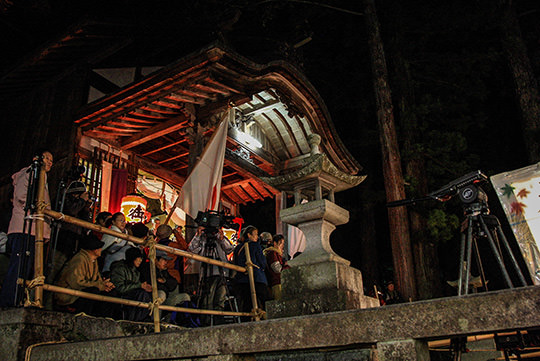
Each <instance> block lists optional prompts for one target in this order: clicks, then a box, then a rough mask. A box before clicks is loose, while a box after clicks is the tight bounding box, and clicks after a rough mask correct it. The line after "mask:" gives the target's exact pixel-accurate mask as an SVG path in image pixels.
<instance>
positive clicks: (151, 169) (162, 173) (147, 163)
mask: <svg viewBox="0 0 540 361" xmlns="http://www.w3.org/2000/svg"><path fill="white" fill-rule="evenodd" d="M134 162H135V163H136V166H137V167H138V168H140V169H142V170H144V171H147V172H148V173H152V174H154V175H156V176H158V177H160V178H162V179H164V180H166V181H167V182H169V183H171V184H173V185H174V186H176V187H177V188H182V185H183V184H184V182H185V178H184V177H181V176H180V175H178V174H176V173H175V172H172V171H170V170H168V169H167V168H165V167H162V166H160V165H159V164H157V163H155V162H152V161H151V160H148V159H146V158H143V157H140V156H138V155H136V156H135V159H134Z"/></svg>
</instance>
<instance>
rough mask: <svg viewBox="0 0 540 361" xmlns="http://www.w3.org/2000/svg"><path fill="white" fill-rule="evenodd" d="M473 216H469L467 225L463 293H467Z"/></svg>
mask: <svg viewBox="0 0 540 361" xmlns="http://www.w3.org/2000/svg"><path fill="white" fill-rule="evenodd" d="M472 233H473V217H472V216H469V219H468V225H467V241H466V244H467V265H466V267H465V285H463V287H464V294H465V295H467V294H469V278H470V276H471V256H472V241H473V234H472Z"/></svg>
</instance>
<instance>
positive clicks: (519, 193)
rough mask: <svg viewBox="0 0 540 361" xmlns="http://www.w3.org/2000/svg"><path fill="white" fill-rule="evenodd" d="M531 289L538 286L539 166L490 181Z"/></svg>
mask: <svg viewBox="0 0 540 361" xmlns="http://www.w3.org/2000/svg"><path fill="white" fill-rule="evenodd" d="M491 183H492V184H493V188H494V189H495V191H496V192H497V196H498V197H499V200H500V201H501V205H502V206H503V208H504V211H505V213H506V217H507V218H508V222H509V223H510V226H511V227H512V230H513V231H514V235H515V236H516V240H517V242H518V244H519V248H520V250H521V254H522V255H523V259H524V260H525V262H526V263H527V266H528V268H529V272H530V274H531V278H532V280H533V282H534V284H535V285H540V163H537V164H533V165H531V166H529V167H525V168H521V169H516V170H513V171H509V172H505V173H501V174H497V175H494V176H492V177H491Z"/></svg>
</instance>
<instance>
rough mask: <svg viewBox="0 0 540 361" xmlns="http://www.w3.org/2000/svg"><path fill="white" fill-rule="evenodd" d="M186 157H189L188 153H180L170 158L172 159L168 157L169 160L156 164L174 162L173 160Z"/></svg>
mask: <svg viewBox="0 0 540 361" xmlns="http://www.w3.org/2000/svg"><path fill="white" fill-rule="evenodd" d="M187 155H189V152H184V153H180V154H177V155H175V156H172V157H169V158H166V159H163V160H160V161H159V162H158V164H163V163H167V162H170V161H171V160H175V159H178V158H182V157H185V156H187Z"/></svg>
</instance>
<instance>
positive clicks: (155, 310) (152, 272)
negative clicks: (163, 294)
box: [148, 244, 161, 333]
mask: <svg viewBox="0 0 540 361" xmlns="http://www.w3.org/2000/svg"><path fill="white" fill-rule="evenodd" d="M148 256H149V258H150V282H151V283H152V302H153V305H152V313H153V316H154V332H158V333H159V332H161V325H160V324H159V308H158V307H156V302H157V299H158V289H157V280H156V247H155V244H151V245H150V252H149V254H148Z"/></svg>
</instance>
